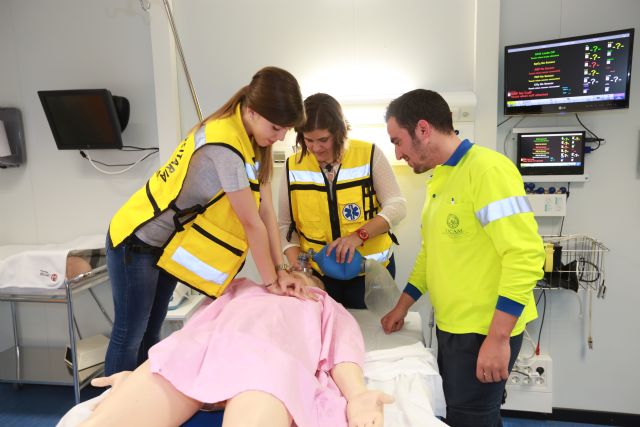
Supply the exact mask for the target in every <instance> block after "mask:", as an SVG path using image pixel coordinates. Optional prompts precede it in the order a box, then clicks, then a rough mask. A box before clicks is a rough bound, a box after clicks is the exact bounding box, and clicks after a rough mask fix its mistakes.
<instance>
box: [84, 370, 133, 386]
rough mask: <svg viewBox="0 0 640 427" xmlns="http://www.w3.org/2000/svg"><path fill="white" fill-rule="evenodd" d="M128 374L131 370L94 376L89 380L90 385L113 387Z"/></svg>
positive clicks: (120, 382) (121, 381)
mask: <svg viewBox="0 0 640 427" xmlns="http://www.w3.org/2000/svg"><path fill="white" fill-rule="evenodd" d="M129 375H131V371H122V372H118V373H117V374H113V375H111V376H108V377H98V378H94V379H92V380H91V385H92V386H94V387H111V388H113V389H115V388H117V387H118V386H119V385H120V384H122V383H123V382H124V380H126V379H127V377H128V376H129Z"/></svg>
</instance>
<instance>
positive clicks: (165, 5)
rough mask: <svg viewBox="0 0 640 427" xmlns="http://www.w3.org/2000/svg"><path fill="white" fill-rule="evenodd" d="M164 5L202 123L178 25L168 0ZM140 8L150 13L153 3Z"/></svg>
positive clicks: (142, 2) (144, 0) (146, 2)
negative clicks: (177, 28) (177, 29)
mask: <svg viewBox="0 0 640 427" xmlns="http://www.w3.org/2000/svg"><path fill="white" fill-rule="evenodd" d="M162 2H163V3H164V11H165V12H166V13H167V19H168V20H169V25H170V26H171V32H172V33H173V39H174V41H175V43H176V48H177V50H178V55H179V56H180V61H181V62H182V68H183V69H184V76H185V77H186V79H187V83H188V84H189V90H190V91H191V98H192V99H193V104H194V106H195V107H196V113H197V114H198V120H199V121H200V123H202V110H200V103H199V102H198V95H196V91H195V89H194V87H193V82H192V81H191V74H189V68H187V62H186V61H185V59H184V53H183V52H182V45H181V44H180V38H179V37H178V32H177V31H176V24H175V22H174V21H173V14H172V13H171V8H170V7H169V2H168V0H162ZM140 7H142V9H143V10H144V11H148V10H149V8H151V3H150V2H149V0H140Z"/></svg>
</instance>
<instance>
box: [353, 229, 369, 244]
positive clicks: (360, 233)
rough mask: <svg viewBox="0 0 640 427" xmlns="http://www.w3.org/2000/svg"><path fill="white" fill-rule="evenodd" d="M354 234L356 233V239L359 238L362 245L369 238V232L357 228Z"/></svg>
mask: <svg viewBox="0 0 640 427" xmlns="http://www.w3.org/2000/svg"><path fill="white" fill-rule="evenodd" d="M356 233H358V237H359V238H360V240H362V244H363V245H364V242H366V241H367V239H368V238H369V232H368V231H367V230H365V229H364V228H358V229H357V230H356Z"/></svg>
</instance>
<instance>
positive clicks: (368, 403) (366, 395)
mask: <svg viewBox="0 0 640 427" xmlns="http://www.w3.org/2000/svg"><path fill="white" fill-rule="evenodd" d="M394 400H395V399H394V398H393V396H389V395H388V394H385V393H383V392H381V391H378V390H367V391H364V392H362V393H360V394H357V395H355V396H352V397H351V399H349V401H348V402H347V421H348V422H349V427H380V426H383V425H384V409H383V405H384V404H388V403H393V402H394Z"/></svg>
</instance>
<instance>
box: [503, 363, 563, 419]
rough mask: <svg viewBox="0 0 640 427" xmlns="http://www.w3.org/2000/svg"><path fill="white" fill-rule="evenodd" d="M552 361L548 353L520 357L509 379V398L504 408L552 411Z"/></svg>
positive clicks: (507, 387)
mask: <svg viewBox="0 0 640 427" xmlns="http://www.w3.org/2000/svg"><path fill="white" fill-rule="evenodd" d="M551 374H552V361H551V357H550V356H549V355H546V354H541V355H538V356H534V357H533V358H531V359H521V358H518V360H516V363H515V364H514V365H513V369H512V370H511V374H510V375H509V378H508V379H507V385H506V390H507V400H506V402H505V404H504V405H502V409H510V410H515V411H529V412H545V413H550V412H551V411H552V400H551V391H552V375H551Z"/></svg>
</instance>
